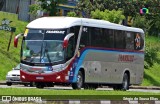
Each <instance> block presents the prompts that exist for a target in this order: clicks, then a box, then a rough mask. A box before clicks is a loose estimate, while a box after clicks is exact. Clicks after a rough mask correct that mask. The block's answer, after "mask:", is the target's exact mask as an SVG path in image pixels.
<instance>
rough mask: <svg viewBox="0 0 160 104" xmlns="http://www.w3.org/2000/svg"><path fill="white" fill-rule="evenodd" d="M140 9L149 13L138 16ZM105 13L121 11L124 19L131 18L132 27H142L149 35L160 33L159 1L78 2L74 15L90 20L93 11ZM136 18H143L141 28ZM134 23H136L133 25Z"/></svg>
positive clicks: (89, 0)
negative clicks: (144, 9)
mask: <svg viewBox="0 0 160 104" xmlns="http://www.w3.org/2000/svg"><path fill="white" fill-rule="evenodd" d="M141 8H148V10H149V13H147V14H140V9H141ZM97 9H98V10H100V11H103V12H104V11H105V10H106V9H107V10H110V11H111V10H119V9H121V10H122V11H123V15H124V16H125V17H126V22H127V18H128V16H131V17H132V19H133V20H134V21H133V24H134V25H133V26H136V27H139V26H140V27H143V29H144V30H146V31H147V33H149V34H150V35H155V36H157V35H158V34H159V32H160V22H159V21H160V18H159V17H160V1H159V0H80V2H79V3H78V4H77V6H76V9H75V13H76V14H77V15H81V14H82V16H83V17H88V18H91V12H92V11H95V10H97ZM137 17H138V18H143V19H145V21H144V22H143V23H144V24H147V25H144V26H142V24H141V25H139V24H138V19H137ZM134 22H136V23H134Z"/></svg>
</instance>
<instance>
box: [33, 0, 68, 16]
mask: <svg viewBox="0 0 160 104" xmlns="http://www.w3.org/2000/svg"><path fill="white" fill-rule="evenodd" d="M61 3H66V0H37V4H33V6H35V8H34V7H32V6H31V8H34V9H33V10H35V9H37V5H38V6H40V8H41V9H42V10H44V11H47V12H49V16H56V15H58V5H59V4H61ZM31 12H32V11H31Z"/></svg>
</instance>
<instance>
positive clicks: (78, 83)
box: [77, 74, 82, 88]
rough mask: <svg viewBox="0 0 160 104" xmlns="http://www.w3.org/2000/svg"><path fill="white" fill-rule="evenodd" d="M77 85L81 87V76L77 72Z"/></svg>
mask: <svg viewBox="0 0 160 104" xmlns="http://www.w3.org/2000/svg"><path fill="white" fill-rule="evenodd" d="M77 85H78V87H79V88H81V86H82V76H81V75H80V74H78V77H77Z"/></svg>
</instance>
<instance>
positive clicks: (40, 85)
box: [36, 83, 44, 89]
mask: <svg viewBox="0 0 160 104" xmlns="http://www.w3.org/2000/svg"><path fill="white" fill-rule="evenodd" d="M36 87H37V88H41V89H42V88H44V84H43V83H36Z"/></svg>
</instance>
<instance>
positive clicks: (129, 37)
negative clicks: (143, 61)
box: [125, 32, 134, 50]
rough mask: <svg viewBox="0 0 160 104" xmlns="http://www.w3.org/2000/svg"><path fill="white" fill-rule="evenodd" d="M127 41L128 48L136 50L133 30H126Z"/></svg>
mask: <svg viewBox="0 0 160 104" xmlns="http://www.w3.org/2000/svg"><path fill="white" fill-rule="evenodd" d="M125 42H126V49H127V50H134V34H133V33H132V32H126V34H125Z"/></svg>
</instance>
